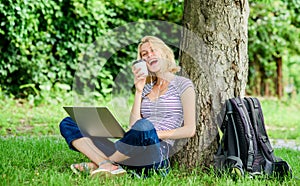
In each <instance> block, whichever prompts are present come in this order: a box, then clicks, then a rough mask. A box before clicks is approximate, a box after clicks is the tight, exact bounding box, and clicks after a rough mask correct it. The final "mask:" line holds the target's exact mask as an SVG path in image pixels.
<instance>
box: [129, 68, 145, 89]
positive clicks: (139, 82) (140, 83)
mask: <svg viewBox="0 0 300 186" xmlns="http://www.w3.org/2000/svg"><path fill="white" fill-rule="evenodd" d="M132 72H133V75H134V85H135V90H136V91H138V92H142V91H143V88H144V86H145V84H146V78H147V76H146V75H145V74H144V73H143V72H141V68H138V69H135V68H134V67H132Z"/></svg>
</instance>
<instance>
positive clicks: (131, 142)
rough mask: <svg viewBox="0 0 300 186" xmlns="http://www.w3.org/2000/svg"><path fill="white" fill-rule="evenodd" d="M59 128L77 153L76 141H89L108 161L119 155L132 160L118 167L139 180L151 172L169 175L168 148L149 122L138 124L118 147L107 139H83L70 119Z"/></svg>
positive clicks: (119, 141)
mask: <svg viewBox="0 0 300 186" xmlns="http://www.w3.org/2000/svg"><path fill="white" fill-rule="evenodd" d="M59 126H60V132H61V135H62V136H63V137H64V138H65V140H66V142H67V143H68V145H69V147H70V149H72V150H75V151H77V149H76V148H75V147H73V145H72V141H73V140H76V139H79V138H82V137H89V138H91V140H92V141H93V143H94V144H95V146H96V147H97V148H98V149H100V151H101V152H103V153H104V154H105V155H106V156H108V157H109V156H111V155H112V154H113V153H114V152H116V151H119V152H121V153H122V154H124V155H126V156H128V157H130V158H129V159H127V160H125V161H122V162H118V163H120V164H121V165H123V167H125V168H126V169H129V170H133V171H134V172H135V174H137V175H139V176H140V175H144V176H148V175H150V173H151V172H159V173H162V175H166V174H167V173H168V171H169V170H168V169H169V160H168V155H169V152H168V151H169V149H170V148H169V145H168V144H167V143H165V142H163V141H161V140H160V139H159V138H158V136H157V133H156V130H155V128H154V126H153V124H152V123H151V122H150V121H148V120H146V119H140V120H138V121H137V122H136V123H135V124H134V125H133V126H132V127H131V129H130V130H129V131H128V132H126V133H125V134H124V137H123V138H121V139H120V140H118V141H116V142H115V143H113V142H111V141H110V140H109V139H107V138H104V137H90V136H83V135H82V133H81V132H80V129H79V127H78V125H77V124H76V123H75V122H74V121H73V120H72V119H71V118H70V117H66V118H64V119H63V120H62V121H61V123H60V125H59Z"/></svg>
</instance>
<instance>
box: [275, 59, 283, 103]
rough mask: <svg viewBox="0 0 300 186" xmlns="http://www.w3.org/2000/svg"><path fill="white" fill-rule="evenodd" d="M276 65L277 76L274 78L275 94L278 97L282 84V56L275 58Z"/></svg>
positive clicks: (279, 96)
mask: <svg viewBox="0 0 300 186" xmlns="http://www.w3.org/2000/svg"><path fill="white" fill-rule="evenodd" d="M276 66H277V78H276V81H277V82H276V94H277V97H278V99H281V98H282V95H283V85H282V79H283V78H282V57H278V58H276Z"/></svg>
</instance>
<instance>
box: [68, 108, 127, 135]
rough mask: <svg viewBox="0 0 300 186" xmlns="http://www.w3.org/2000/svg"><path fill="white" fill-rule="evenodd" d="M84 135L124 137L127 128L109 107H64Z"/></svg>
mask: <svg viewBox="0 0 300 186" xmlns="http://www.w3.org/2000/svg"><path fill="white" fill-rule="evenodd" d="M63 108H64V109H65V111H66V112H67V113H68V114H69V116H70V117H71V118H72V119H73V120H74V121H75V122H76V123H77V125H78V127H79V129H80V131H81V132H82V134H83V136H89V137H107V138H122V137H123V136H124V133H125V130H124V129H123V128H122V127H121V125H120V123H119V122H118V121H117V120H116V118H115V117H114V116H113V114H112V113H111V112H110V110H109V109H108V108H107V107H81V106H70V107H63Z"/></svg>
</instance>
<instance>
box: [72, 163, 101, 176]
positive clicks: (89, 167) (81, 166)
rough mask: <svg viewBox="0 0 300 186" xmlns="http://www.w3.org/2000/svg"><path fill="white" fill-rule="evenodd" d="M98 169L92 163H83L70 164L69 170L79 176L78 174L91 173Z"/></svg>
mask: <svg viewBox="0 0 300 186" xmlns="http://www.w3.org/2000/svg"><path fill="white" fill-rule="evenodd" d="M97 168H98V166H97V165H96V164H95V163H93V162H88V163H86V162H83V163H77V164H72V165H71V169H72V170H73V172H74V173H76V174H79V173H80V172H91V171H94V170H96V169H97Z"/></svg>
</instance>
